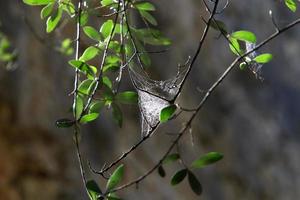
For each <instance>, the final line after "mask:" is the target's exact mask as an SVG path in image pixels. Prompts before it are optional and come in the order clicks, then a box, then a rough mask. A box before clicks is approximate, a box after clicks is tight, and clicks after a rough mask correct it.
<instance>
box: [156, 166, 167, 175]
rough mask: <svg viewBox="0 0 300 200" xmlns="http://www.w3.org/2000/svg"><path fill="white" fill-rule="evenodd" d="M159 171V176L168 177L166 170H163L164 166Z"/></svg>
mask: <svg viewBox="0 0 300 200" xmlns="http://www.w3.org/2000/svg"><path fill="white" fill-rule="evenodd" d="M157 170H158V174H159V175H160V176H161V177H165V176H166V171H165V169H164V168H163V166H159V167H158V169H157Z"/></svg>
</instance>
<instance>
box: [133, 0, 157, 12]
mask: <svg viewBox="0 0 300 200" xmlns="http://www.w3.org/2000/svg"><path fill="white" fill-rule="evenodd" d="M133 6H134V7H135V8H136V9H138V10H147V11H155V7H154V5H153V4H152V3H150V2H147V1H138V2H136V3H134V4H133Z"/></svg>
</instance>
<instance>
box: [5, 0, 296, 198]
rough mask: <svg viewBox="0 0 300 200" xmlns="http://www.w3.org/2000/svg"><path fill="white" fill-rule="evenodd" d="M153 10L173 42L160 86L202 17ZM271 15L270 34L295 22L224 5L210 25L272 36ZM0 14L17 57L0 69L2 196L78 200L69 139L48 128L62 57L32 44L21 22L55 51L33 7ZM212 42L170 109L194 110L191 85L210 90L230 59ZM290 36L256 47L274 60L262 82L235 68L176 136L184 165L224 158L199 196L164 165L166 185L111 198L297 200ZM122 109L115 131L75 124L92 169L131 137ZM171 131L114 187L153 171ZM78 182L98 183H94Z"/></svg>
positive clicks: (188, 47) (61, 78)
mask: <svg viewBox="0 0 300 200" xmlns="http://www.w3.org/2000/svg"><path fill="white" fill-rule="evenodd" d="M221 2H222V4H223V5H224V4H225V1H221ZM153 3H155V5H157V8H158V9H157V12H156V13H155V16H156V17H157V18H158V21H159V28H160V29H162V30H163V32H164V33H166V35H167V36H169V37H170V38H172V40H173V43H174V45H173V46H172V48H171V49H170V51H169V52H168V53H166V54H164V55H155V56H153V68H152V74H153V76H154V77H155V78H159V79H164V78H167V77H169V76H170V74H171V72H173V73H176V66H177V64H178V63H183V62H184V61H185V60H186V58H187V56H188V55H192V54H193V51H194V50H195V48H196V46H197V42H198V40H199V37H200V35H201V33H202V30H203V28H204V24H203V22H202V21H201V18H200V16H201V14H203V13H205V10H204V8H203V5H202V3H201V1H194V0H185V1H181V0H172V1H158V0H153ZM270 9H271V10H272V11H273V14H274V16H275V18H276V19H277V21H278V24H279V25H280V26H283V25H284V24H286V23H288V22H290V21H291V20H293V19H295V18H296V17H299V14H292V13H291V12H290V11H288V10H287V9H286V8H285V7H284V4H283V2H282V1H275V0H273V1H272V0H268V1H260V0H252V1H238V0H231V1H230V4H229V6H228V8H227V9H226V11H225V12H224V13H223V14H221V15H219V16H217V18H218V19H222V20H223V21H224V22H225V23H226V24H227V26H228V27H229V30H232V31H236V30H240V29H247V30H250V31H253V32H255V33H256V34H257V37H258V41H261V40H263V39H264V38H266V37H267V36H268V35H270V34H271V33H272V32H273V31H274V27H273V25H272V22H271V19H270V17H269V14H268V13H269V10H270ZM0 10H1V12H0V20H1V22H2V27H1V31H3V32H4V33H5V34H6V35H7V36H8V37H9V39H10V40H11V41H12V43H13V45H14V46H15V47H16V48H17V49H18V51H19V59H18V61H17V65H18V68H17V69H15V70H13V71H8V70H6V69H5V67H4V66H3V67H1V68H0V199H1V200H2V199H3V200H4V199H5V200H40V199H43V200H48V199H49V200H50V199H51V200H68V199H72V200H77V199H78V200H79V199H88V197H87V196H86V195H85V193H84V190H83V187H82V184H81V179H80V174H79V168H78V164H77V160H76V155H75V149H74V145H73V143H72V131H71V130H61V129H57V128H56V127H55V125H54V122H55V120H56V119H58V118H62V117H65V116H67V115H69V113H68V110H69V107H70V105H71V101H72V99H71V98H70V97H69V96H68V93H69V92H70V91H71V88H72V79H73V71H72V69H71V68H70V67H69V66H68V64H67V60H68V59H67V58H65V57H63V56H62V55H60V54H59V53H57V52H56V51H54V50H53V49H52V48H50V47H49V46H47V45H45V44H42V43H41V42H39V41H38V40H37V38H36V37H35V36H34V35H33V33H32V31H30V28H29V27H28V24H26V23H25V21H24V17H25V16H26V18H28V19H29V22H30V24H31V25H32V28H34V29H35V30H36V32H37V33H38V34H39V35H40V36H41V37H42V38H45V39H46V41H47V42H46V43H47V44H49V45H50V46H51V45H57V43H58V42H56V40H55V38H54V37H53V36H47V35H46V34H45V33H44V32H45V31H44V30H45V23H44V22H43V21H41V20H40V18H39V10H40V9H39V8H30V7H27V6H25V5H23V4H22V2H21V1H20V0H11V1H0ZM298 13H299V12H298ZM205 16H206V15H205ZM93 23H94V22H93ZM95 24H96V23H95ZM73 28H74V27H72V26H67V27H66V28H65V29H64V34H65V35H68V36H69V37H72V34H73V32H74V29H73ZM217 36H218V33H217V32H216V31H213V30H212V31H210V35H209V37H208V39H207V41H206V42H205V46H204V48H203V51H202V53H201V55H200V57H199V59H198V63H197V65H196V66H195V68H194V69H193V71H192V73H191V76H190V77H189V80H188V81H187V82H186V84H185V86H184V88H185V90H184V92H183V94H182V95H181V97H180V100H179V102H180V104H182V105H184V106H186V107H191V108H192V107H193V106H195V105H196V104H197V102H199V100H200V99H201V96H202V95H203V93H201V92H199V91H198V90H197V89H196V88H199V89H202V90H205V89H206V88H208V87H209V86H210V84H212V83H213V82H214V81H215V80H216V79H217V77H218V76H219V75H220V74H221V73H222V72H223V71H224V70H225V68H226V67H227V66H228V65H229V64H230V63H231V61H232V60H233V59H234V58H233V56H232V55H231V53H230V52H229V50H228V45H227V43H226V41H225V40H224V39H222V38H220V39H217ZM299 36H300V28H299V27H297V28H294V29H293V30H291V31H289V32H287V33H285V34H284V35H282V36H280V37H279V38H277V39H276V40H274V41H273V42H272V43H270V44H268V45H267V46H266V47H264V48H263V49H261V50H260V51H261V52H271V53H272V54H273V55H274V60H273V61H272V62H271V63H269V64H267V65H265V66H264V67H263V77H264V81H263V82H261V81H259V80H257V79H255V76H254V75H252V74H251V73H250V72H246V71H240V70H238V69H236V70H234V71H233V72H232V73H231V74H230V75H229V76H228V78H227V79H226V80H225V81H224V82H223V84H222V85H221V86H220V87H219V88H218V89H217V91H216V93H215V94H214V95H212V97H211V98H210V100H209V101H208V102H207V104H206V105H205V107H204V109H203V110H202V111H201V112H200V114H199V115H198V118H197V119H196V120H195V122H194V124H193V136H194V137H193V138H194V139H193V140H194V141H193V142H191V137H190V136H189V135H186V136H185V137H184V139H183V140H182V142H181V151H182V153H183V154H184V155H185V157H184V158H185V159H186V162H188V163H189V162H191V161H192V160H193V159H195V158H197V157H198V156H199V155H201V154H203V153H206V152H208V151H219V152H223V153H224V155H225V157H224V159H223V160H222V161H221V162H219V163H217V164H216V165H214V166H211V167H208V168H206V169H203V170H200V171H196V174H197V176H198V177H199V179H200V180H201V183H202V184H203V187H204V193H203V195H202V196H201V197H198V196H195V195H194V194H193V193H192V191H191V190H190V189H189V186H188V184H187V182H184V183H183V184H180V185H179V186H176V187H172V186H170V184H169V181H170V177H171V175H172V174H173V173H174V172H175V170H176V169H179V168H180V165H176V164H174V165H170V166H168V167H166V170H167V177H166V178H164V179H163V178H160V177H159V176H158V175H157V174H153V175H151V176H150V177H148V178H147V179H146V180H145V181H144V182H142V183H141V184H140V185H139V189H138V190H136V189H135V188H134V187H133V188H130V189H129V190H126V191H124V192H121V193H120V195H121V196H122V197H124V199H130V200H134V199H144V200H153V199H155V200H164V199H174V200H185V199H188V200H190V199H205V200H241V199H243V200H257V199H260V200H275V199H276V200H295V199H300V190H299V188H300V156H299V155H298V154H299V152H300V136H299V134H300V125H299V119H300V107H299V105H298V103H299V102H300V93H299V89H300V82H299V75H300V67H299V52H300V45H299ZM58 38H62V36H61V35H58ZM122 83H123V84H122V87H121V89H122V90H128V89H133V88H132V85H131V84H130V81H129V80H128V78H125V79H124V81H123V82H122ZM122 110H123V112H124V115H125V116H126V119H125V121H124V127H123V128H122V129H119V128H117V126H116V125H115V124H114V123H113V122H112V117H111V114H110V111H104V112H103V113H102V114H101V117H100V120H98V121H97V122H96V123H93V124H91V125H89V126H84V127H83V136H82V150H83V153H84V157H85V160H90V161H91V163H92V165H93V166H94V167H95V168H98V169H100V168H101V166H102V165H103V164H104V163H105V162H109V161H111V160H113V159H114V158H116V157H117V156H118V155H119V154H121V153H122V151H124V150H125V149H127V148H129V147H130V146H131V145H132V144H133V143H135V142H136V141H137V140H138V139H139V137H140V134H139V131H140V124H139V114H138V108H137V107H136V106H123V107H122ZM185 118H186V116H182V118H181V120H184V119H185ZM180 125H181V124H180V122H179V121H176V122H171V123H170V124H169V125H165V126H164V127H162V129H161V131H158V132H157V133H156V134H155V135H154V136H153V137H152V138H151V139H150V140H149V141H148V142H147V143H146V144H145V145H144V146H143V147H142V148H139V149H138V150H137V151H136V152H134V153H133V154H132V155H131V156H130V157H128V159H127V160H126V162H125V164H126V177H125V180H124V181H128V180H131V179H132V178H134V177H136V176H138V175H141V174H142V173H143V172H144V171H146V170H147V169H149V168H150V167H152V166H153V165H154V164H155V163H156V162H157V160H159V159H160V156H161V155H162V154H163V153H164V151H165V150H166V148H167V146H168V144H169V143H170V142H171V141H172V138H173V137H172V136H170V135H166V134H165V132H167V130H169V131H170V130H171V131H175V130H176V129H178V128H179V127H180ZM88 175H89V177H90V178H95V179H96V180H97V181H99V184H101V185H102V186H104V184H105V183H103V182H102V181H101V179H100V178H99V177H97V176H94V175H92V174H88Z"/></svg>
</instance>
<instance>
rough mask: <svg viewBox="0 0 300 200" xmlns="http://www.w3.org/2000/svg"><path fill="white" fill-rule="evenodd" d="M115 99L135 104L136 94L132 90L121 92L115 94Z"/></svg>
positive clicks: (136, 100)
mask: <svg viewBox="0 0 300 200" xmlns="http://www.w3.org/2000/svg"><path fill="white" fill-rule="evenodd" d="M115 99H116V100H117V101H118V102H120V103H123V104H137V102H138V94H137V93H136V92H133V91H126V92H121V93H118V94H117V95H116V97H115Z"/></svg>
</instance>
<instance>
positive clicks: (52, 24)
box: [46, 7, 63, 33]
mask: <svg viewBox="0 0 300 200" xmlns="http://www.w3.org/2000/svg"><path fill="white" fill-rule="evenodd" d="M62 13H63V9H62V8H61V7H58V10H57V12H56V13H55V14H54V15H51V16H50V17H48V20H47V22H46V24H47V28H46V31H47V33H50V32H52V31H53V30H54V29H55V28H56V26H57V25H58V23H59V21H60V19H61V17H62Z"/></svg>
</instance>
